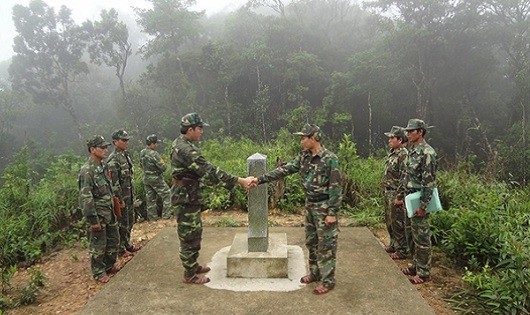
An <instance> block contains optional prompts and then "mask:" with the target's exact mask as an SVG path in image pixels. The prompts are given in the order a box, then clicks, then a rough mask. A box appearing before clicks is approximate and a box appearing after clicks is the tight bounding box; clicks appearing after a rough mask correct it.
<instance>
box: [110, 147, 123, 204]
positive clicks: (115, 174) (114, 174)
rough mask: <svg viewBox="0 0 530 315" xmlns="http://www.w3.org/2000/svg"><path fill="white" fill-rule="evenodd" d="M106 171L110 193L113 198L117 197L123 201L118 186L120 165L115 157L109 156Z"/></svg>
mask: <svg viewBox="0 0 530 315" xmlns="http://www.w3.org/2000/svg"><path fill="white" fill-rule="evenodd" d="M107 169H108V171H109V175H110V182H111V186H112V193H113V194H114V196H115V197H118V198H120V200H121V201H123V198H122V195H121V185H120V163H119V161H118V157H117V156H111V158H109V160H108V162H107Z"/></svg>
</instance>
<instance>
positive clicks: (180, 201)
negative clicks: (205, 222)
mask: <svg viewBox="0 0 530 315" xmlns="http://www.w3.org/2000/svg"><path fill="white" fill-rule="evenodd" d="M198 124H200V125H205V126H207V124H205V123H204V122H202V120H201V119H200V117H199V116H198V115H197V114H196V113H191V114H188V115H186V116H184V117H183V119H182V122H181V126H184V127H186V126H195V125H198ZM171 166H172V172H171V176H172V179H173V185H172V186H171V203H172V204H173V206H175V208H176V216H177V232H178V236H179V240H180V252H179V254H180V259H181V261H182V265H183V267H184V276H185V277H186V278H190V277H192V276H193V275H195V273H196V270H197V268H198V267H199V264H198V263H197V259H198V257H199V250H200V249H201V239H202V220H201V210H202V208H203V204H202V200H201V190H200V186H199V180H201V178H207V179H208V180H209V181H210V182H212V183H220V184H221V185H223V186H224V187H225V188H226V189H228V190H231V189H233V188H234V186H235V185H236V184H237V179H238V178H237V177H235V176H232V175H230V174H228V173H226V172H225V171H223V170H221V169H220V168H218V167H217V166H215V165H213V164H211V163H210V162H208V161H207V160H206V159H205V158H204V157H203V156H202V155H201V153H200V151H199V149H198V148H197V146H196V145H195V144H194V143H193V142H192V141H190V140H188V139H187V138H186V137H185V136H184V135H181V136H180V137H178V138H176V139H175V141H173V144H172V149H171Z"/></svg>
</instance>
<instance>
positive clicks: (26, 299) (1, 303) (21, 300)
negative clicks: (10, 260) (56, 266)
mask: <svg viewBox="0 0 530 315" xmlns="http://www.w3.org/2000/svg"><path fill="white" fill-rule="evenodd" d="M1 271H2V292H0V311H2V310H4V309H9V308H13V307H18V306H20V305H28V304H31V303H33V302H35V299H36V298H37V296H38V295H39V293H40V291H41V290H42V288H43V287H44V282H45V281H46V276H45V275H44V274H43V273H42V272H41V271H40V270H38V269H35V268H29V269H28V274H29V276H30V278H29V280H28V281H27V282H26V283H25V285H24V286H22V287H16V288H15V287H12V286H11V279H12V277H13V275H14V273H15V271H16V267H15V266H12V267H11V268H9V270H8V271H7V272H5V270H1ZM4 281H5V282H4ZM4 285H6V286H7V287H8V288H7V289H5V290H4Z"/></svg>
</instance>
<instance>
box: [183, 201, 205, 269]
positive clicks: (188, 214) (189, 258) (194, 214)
mask: <svg viewBox="0 0 530 315" xmlns="http://www.w3.org/2000/svg"><path fill="white" fill-rule="evenodd" d="M177 232H178V236H179V240H180V251H179V255H180V260H181V261H182V266H183V267H184V277H186V278H190V277H192V276H193V275H195V271H196V270H197V267H198V266H199V264H198V263H197V259H198V258H199V250H200V249H201V239H202V221H201V207H200V206H198V205H185V206H179V208H178V211H177Z"/></svg>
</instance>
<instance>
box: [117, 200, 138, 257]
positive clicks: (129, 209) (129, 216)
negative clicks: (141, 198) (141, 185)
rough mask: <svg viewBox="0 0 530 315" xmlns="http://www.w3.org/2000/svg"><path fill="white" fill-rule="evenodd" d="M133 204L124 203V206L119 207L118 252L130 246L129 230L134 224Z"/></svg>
mask: <svg viewBox="0 0 530 315" xmlns="http://www.w3.org/2000/svg"><path fill="white" fill-rule="evenodd" d="M134 222H135V220H134V205H133V204H132V202H131V203H127V202H126V203H125V208H123V209H121V217H119V218H118V225H119V231H120V252H124V251H125V250H129V249H131V248H132V243H131V231H132V228H133V225H134Z"/></svg>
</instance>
